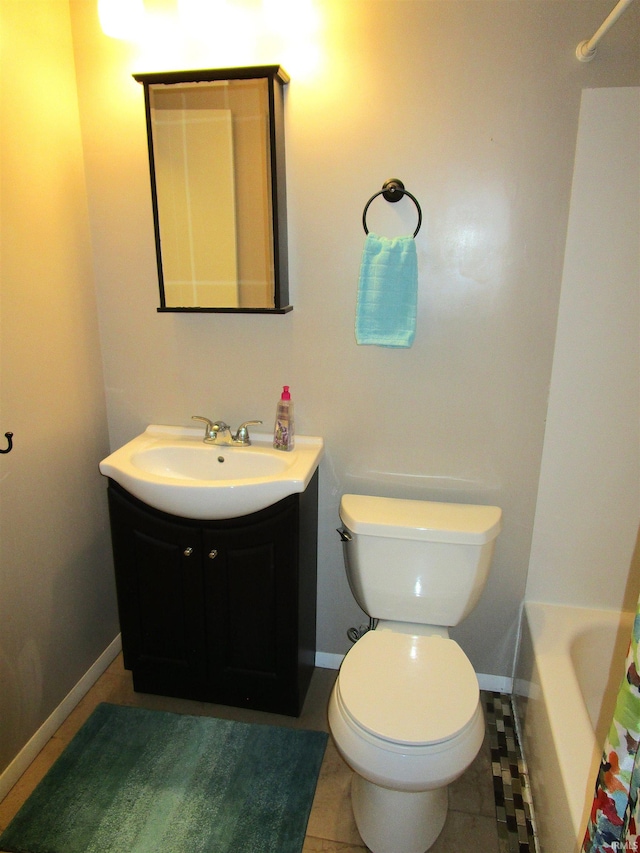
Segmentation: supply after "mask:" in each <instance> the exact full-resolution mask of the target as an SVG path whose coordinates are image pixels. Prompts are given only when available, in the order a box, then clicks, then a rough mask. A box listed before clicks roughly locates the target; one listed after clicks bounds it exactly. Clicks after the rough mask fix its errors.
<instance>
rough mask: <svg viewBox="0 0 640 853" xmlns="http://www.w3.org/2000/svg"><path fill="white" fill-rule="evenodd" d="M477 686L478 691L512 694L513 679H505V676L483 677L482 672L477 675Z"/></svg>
mask: <svg viewBox="0 0 640 853" xmlns="http://www.w3.org/2000/svg"><path fill="white" fill-rule="evenodd" d="M478 684H479V685H480V690H490V691H491V692H493V693H507V694H509V695H511V693H513V678H507V676H506V675H485V674H484V673H482V672H479V673H478Z"/></svg>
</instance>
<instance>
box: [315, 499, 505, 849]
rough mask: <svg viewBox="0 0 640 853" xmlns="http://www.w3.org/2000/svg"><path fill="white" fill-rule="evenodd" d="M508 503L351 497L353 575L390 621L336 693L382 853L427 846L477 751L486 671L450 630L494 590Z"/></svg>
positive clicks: (338, 728) (346, 665)
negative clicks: (489, 587) (451, 788)
mask: <svg viewBox="0 0 640 853" xmlns="http://www.w3.org/2000/svg"><path fill="white" fill-rule="evenodd" d="M501 515H502V512H501V510H500V509H499V508H498V507H491V506H471V505H466V504H448V503H434V502H430V501H412V500H397V499H392V498H379V497H368V496H363V495H344V496H343V498H342V501H341V503H340V518H341V520H342V525H343V529H342V531H341V535H342V539H343V543H344V553H345V565H346V570H347V577H348V579H349V585H350V587H351V591H352V592H353V595H354V597H355V599H356V601H357V602H358V604H359V605H360V607H362V609H363V610H364V611H365V613H367V614H368V615H369V616H370V617H372V618H373V619H376V620H379V621H378V623H377V627H376V629H375V630H372V631H368V632H367V633H366V634H364V636H363V637H362V638H361V639H359V640H358V641H357V642H356V643H355V644H354V646H353V648H352V649H351V650H350V651H349V653H348V654H347V655H346V657H345V659H344V661H343V663H342V667H341V669H340V672H339V674H338V678H337V680H336V683H335V687H334V689H333V692H332V694H331V698H330V700H329V727H330V729H331V734H332V736H333V739H334V741H335V744H336V746H337V748H338V750H339V751H340V753H341V754H342V756H343V758H344V759H345V761H346V762H347V763H348V764H349V765H350V766H351V767H352V768H353V770H354V771H355V774H354V776H353V784H352V789H351V794H352V804H353V813H354V817H355V820H356V824H357V826H358V829H359V831H360V835H361V836H362V840H363V841H364V843H365V844H366V845H367V847H368V848H369V849H370V850H371V851H372V853H424V851H425V850H428V849H429V847H431V845H432V844H433V843H434V842H435V840H436V838H437V837H438V835H439V834H440V832H441V830H442V827H443V826H444V822H445V820H446V816H447V785H448V784H449V783H450V782H452V781H453V780H454V779H456V778H457V777H458V776H460V775H461V774H462V773H464V771H465V770H466V769H467V767H468V766H469V765H470V764H471V762H472V761H473V759H474V758H475V757H476V755H477V753H478V750H479V749H480V746H481V744H482V740H483V737H484V716H483V713H482V706H481V703H480V692H479V688H478V680H477V678H476V674H475V672H474V670H473V667H472V666H471V663H470V662H469V660H468V658H467V656H466V655H465V653H464V652H463V651H462V649H461V648H460V646H459V645H458V644H457V643H456V642H455V641H454V640H451V639H450V638H449V631H448V629H449V627H450V626H452V625H457V624H458V623H459V622H461V621H462V619H464V618H465V616H467V615H468V614H469V613H470V612H471V610H472V609H473V608H474V606H475V605H476V603H477V601H478V599H479V598H480V595H481V593H482V590H483V589H484V586H485V583H486V579H487V575H488V573H489V566H490V564H491V558H492V556H493V549H494V544H495V540H496V537H497V535H498V533H499V532H500V519H501Z"/></svg>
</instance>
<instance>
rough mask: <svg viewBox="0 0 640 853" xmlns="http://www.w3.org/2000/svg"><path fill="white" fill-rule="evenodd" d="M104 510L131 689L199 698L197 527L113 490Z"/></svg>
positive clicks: (201, 627) (201, 641)
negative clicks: (108, 522)
mask: <svg viewBox="0 0 640 853" xmlns="http://www.w3.org/2000/svg"><path fill="white" fill-rule="evenodd" d="M136 503H137V502H136ZM109 510H110V515H111V532H112V541H113V554H114V563H115V570H116V585H117V592H118V607H119V612H120V625H121V629H122V646H123V653H124V664H125V666H126V667H127V669H131V670H132V671H133V678H134V688H135V689H136V690H139V691H142V692H152V693H162V692H166V693H167V694H168V695H182V696H185V697H186V698H199V696H198V694H199V693H200V692H201V690H202V689H203V688H202V685H203V684H204V682H205V680H206V660H205V652H204V646H205V622H204V604H203V588H202V586H203V585H202V562H201V561H202V532H201V529H200V528H199V527H198V526H197V525H194V524H191V523H188V522H186V521H185V523H184V524H182V523H176V520H169V519H170V518H171V517H170V516H164V517H162V516H163V515H164V514H161V513H151V512H149V511H145V510H143V509H140V508H139V507H138V506H136V505H135V504H134V503H133V502H132V500H131V499H130V498H129V497H128V496H126V497H125V496H124V495H121V494H119V493H118V492H117V491H116V489H115V488H110V489H109Z"/></svg>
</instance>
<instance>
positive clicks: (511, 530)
mask: <svg viewBox="0 0 640 853" xmlns="http://www.w3.org/2000/svg"><path fill="white" fill-rule="evenodd" d="M155 5H156V6H157V5H158V3H155ZM165 5H166V4H165ZM153 6H154V3H153V2H147V3H145V7H147V8H151V7H153ZM315 7H316V9H317V13H318V17H319V21H320V29H319V30H318V35H317V38H318V46H319V56H320V66H319V67H318V68H317V69H316V70H315V72H314V73H311V74H308V75H307V76H305V75H304V74H303V73H302V71H299V70H298V68H297V67H296V65H295V62H294V60H293V59H292V60H291V62H288V61H287V57H286V56H283V52H282V51H281V50H276V49H274V50H271V51H268V50H267V49H266V48H265V50H264V51H263V52H262V53H261V52H260V50H258V49H256V50H255V51H253V52H247V51H246V50H245V51H244V52H243V47H242V45H240V44H239V45H238V57H237V60H236V64H238V65H240V64H252V63H253V64H261V63H267V62H281V63H282V65H283V66H284V67H285V68H286V69H287V71H288V72H289V73H290V75H291V78H292V80H291V83H290V85H289V87H288V91H287V105H286V121H287V127H286V133H287V181H288V185H287V192H288V211H289V253H290V279H291V287H292V304H293V306H294V310H293V311H292V312H291V313H290V314H288V315H286V316H284V317H275V318H274V317H260V316H258V317H254V316H233V315H204V316H174V315H158V314H157V313H156V306H157V304H158V294H157V280H156V270H155V256H154V244H153V223H152V217H151V202H150V193H149V179H148V164H147V155H146V149H145V144H146V140H145V125H144V109H143V103H142V94H141V92H140V90H139V87H138V86H137V84H135V83H134V82H133V80H132V79H131V73H132V72H134V71H145V70H164V69H162V68H161V67H160V65H161V64H164V65H165V67H166V68H167V69H170V68H171V67H173V68H176V67H181V66H187V67H188V66H191V67H206V66H207V65H210V66H216V65H217V56H218V54H217V52H216V49H215V45H214V44H213V43H209V44H207V43H206V41H205V40H204V39H203V40H202V41H201V42H200V43H199V49H198V52H197V53H195V52H194V53H191V54H186V53H181V52H180V51H181V46H180V44H177V43H176V42H174V43H173V45H172V48H173V50H172V51H171V52H170V51H167V50H165V51H164V52H163V53H162V54H161V57H162V58H160V59H158V58H156V59H154V60H153V65H154V66H155V67H153V68H150V67H148V66H149V65H151V63H152V61H151V60H146V59H145V57H144V55H143V54H142V53H141V52H139V51H138V49H137V48H136V47H135V46H133V45H130V44H128V43H125V42H121V41H117V40H114V39H109V38H107V37H106V36H104V35H103V34H102V32H101V30H100V27H99V24H98V20H97V16H96V11H95V8H94V6H93V4H92V3H87V2H84V0H77V2H76V1H75V0H72V2H71V17H72V26H73V36H74V45H75V60H76V71H77V83H78V95H79V103H80V115H81V125H82V134H83V142H84V151H85V163H86V176H87V188H88V198H89V215H90V220H91V227H92V238H93V252H94V264H95V277H96V283H97V292H98V306H99V315H100V323H101V334H102V345H103V353H104V365H105V382H106V391H107V408H108V418H109V430H110V440H111V445H112V447H116V446H117V445H120V444H122V443H123V442H125V441H127V440H128V439H130V438H132V437H133V436H134V435H135V434H137V433H139V432H140V431H141V430H142V429H143V428H144V427H145V426H146V425H147V424H148V423H176V424H181V423H187V422H188V421H189V417H190V416H191V415H192V414H196V413H197V414H206V415H208V416H211V417H214V418H219V417H222V418H224V419H225V420H226V421H228V422H231V423H232V424H237V423H240V422H241V421H243V420H245V419H246V418H247V417H252V418H261V419H262V420H263V421H264V422H265V423H269V422H270V421H271V419H272V417H273V412H272V408H273V398H274V394H276V393H277V392H278V390H279V388H281V387H282V385H283V384H285V383H286V384H289V385H291V388H292V392H293V393H294V395H295V399H296V416H297V427H298V430H299V432H300V433H310V434H318V435H322V436H323V437H324V438H325V442H326V456H325V459H324V460H323V462H322V465H321V470H320V518H319V525H320V527H319V590H318V596H319V597H318V649H319V650H321V652H323V653H324V655H325V657H324V658H321V660H326V661H336V660H338V659H339V656H340V655H342V654H343V653H344V652H345V651H346V650H347V648H348V646H349V642H348V640H347V638H346V630H347V628H348V627H349V626H351V625H358V624H360V623H361V622H362V621H363V620H364V617H363V615H362V613H361V612H360V611H359V609H358V608H357V606H356V605H355V604H354V602H353V599H352V596H351V594H350V592H349V589H348V586H347V582H346V578H345V574H344V568H343V564H342V553H341V547H340V543H339V540H338V537H337V535H336V533H335V527H336V526H337V522H338V504H339V499H340V495H341V494H342V493H344V492H346V491H349V492H364V493H366V492H369V493H374V494H375V493H379V494H384V495H389V496H406V497H415V498H429V499H436V500H445V501H467V502H478V503H488V504H497V505H498V506H501V507H502V509H503V511H504V530H503V534H502V535H501V537H500V540H499V542H498V544H497V548H496V554H495V560H494V564H493V567H492V572H491V576H490V578H489V582H488V585H487V589H486V591H485V594H484V595H483V598H482V600H481V601H480V603H479V606H478V607H477V608H476V610H475V611H474V613H473V614H472V615H471V616H470V617H469V618H468V619H467V620H466V621H465V622H464V623H463V624H462V625H461V626H460V627H459V628H457V629H456V630H455V634H454V636H455V638H456V639H457V640H458V641H459V642H460V643H461V645H462V646H463V648H464V650H465V651H466V653H467V654H468V655H469V657H470V659H471V661H472V663H473V665H474V666H475V668H476V670H477V671H479V672H480V673H483V674H486V675H488V676H493V677H495V681H494V682H493V683H494V685H495V686H498V687H500V686H502V685H504V686H508V685H509V684H510V676H511V671H512V664H513V657H514V648H515V642H516V635H517V631H518V619H519V610H520V605H521V602H522V599H523V596H524V590H525V584H526V575H527V566H528V562H529V549H530V543H531V535H532V530H533V519H534V511H535V503H536V493H537V485H538V477H539V470H540V459H541V452H542V444H543V436H544V424H545V417H546V408H547V395H548V388H549V380H550V375H551V364H552V356H553V349H554V339H555V330H556V322H557V310H558V301H559V295H560V284H561V277H562V267H563V257H564V246H565V237H566V228H567V217H568V212H569V199H570V191H571V179H572V171H573V162H574V154H575V143H576V133H577V126H578V115H579V109H580V97H581V93H582V89H583V88H585V87H607V86H629V85H638V84H639V83H640V38H638V35H639V33H640V5H638V4H634V5H632V6H631V7H630V9H629V10H628V12H627V14H626V16H625V21H624V26H619V27H616V28H614V30H612V31H611V33H609V34H608V37H607V41H606V44H602V45H601V48H600V49H599V53H598V57H597V60H594V61H593V62H591V63H589V64H587V65H584V64H583V63H579V62H578V61H577V60H576V58H575V54H574V51H575V46H576V44H577V43H578V42H579V41H580V40H581V39H582V38H585V36H586V35H588V34H589V33H590V31H592V30H593V28H594V26H597V25H598V24H599V23H600V22H601V20H602V19H603V17H604V16H605V15H606V14H607V13H608V11H609V7H610V2H609V0H602V2H600V0H593V2H592V0H589V2H584V0H579V2H578V0H576V2H573V1H572V2H564V0H559V2H553V3H546V2H536V1H535V0H534V1H533V2H530V0H522V1H521V2H518V3H513V2H510V0H505V2H501V0H490V2H484V0H470V2H463V1H461V2H457V0H455V2H452V0H443V2H440V0H424V2H423V0H406V2H395V0H377V2H371V0H350V2H349V3H344V2H343V0H318V2H317V3H316V4H315ZM214 35H215V34H213V33H212V39H213V36H214ZM231 38H232V34H228V38H227V39H226V41H227V42H228V41H229V39H231ZM145 63H147V66H146V67H145ZM389 177H399V178H401V179H402V180H403V181H404V182H405V184H406V186H407V187H408V188H410V190H411V192H412V193H414V194H415V195H416V197H417V198H418V199H419V200H420V203H421V206H422V210H423V214H424V221H423V226H422V229H421V231H420V234H419V235H418V237H417V239H416V243H417V249H418V263H419V270H420V282H419V306H418V312H419V313H418V327H417V334H416V339H415V342H414V344H413V346H412V348H411V349H408V350H389V349H382V348H377V347H358V346H357V345H356V344H355V340H354V312H355V302H356V286H357V278H358V271H359V265H360V257H361V252H362V245H363V240H364V232H363V230H362V225H361V216H362V209H363V206H364V204H365V203H366V201H367V200H368V199H369V198H370V197H371V195H372V194H373V193H374V192H376V191H377V190H378V189H380V187H381V185H382V183H383V181H384V180H385V179H387V178H389ZM377 201H379V204H378V203H377V202H376V203H374V205H372V206H371V208H370V209H369V212H368V216H367V220H368V226H369V228H370V230H372V231H373V232H377V233H384V234H387V235H389V236H393V234H394V233H398V232H399V231H402V232H404V233H406V232H408V231H413V229H414V228H415V210H414V208H413V205H411V204H409V203H408V202H407V206H406V207H405V209H404V210H403V209H402V206H401V205H402V204H403V203H401V204H400V205H386V204H385V203H384V202H383V201H382V200H377ZM392 207H393V208H394V210H395V209H396V208H399V209H398V210H395V212H394V211H393V210H390V209H389V208H392ZM396 218H399V219H401V220H402V225H401V227H399V228H395V226H394V220H395V219H396ZM496 614H499V616H500V618H496ZM332 656H335V657H332Z"/></svg>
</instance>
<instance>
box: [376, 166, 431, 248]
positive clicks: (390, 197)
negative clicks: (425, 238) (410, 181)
mask: <svg viewBox="0 0 640 853" xmlns="http://www.w3.org/2000/svg"><path fill="white" fill-rule="evenodd" d="M379 195H383V196H384V197H385V199H386V200H387V201H392V202H396V201H400V199H401V198H402V196H403V195H408V196H409V198H410V199H411V201H412V202H413V203H414V204H415V206H416V210H417V211H418V224H417V226H416V230H415V231H414V232H413V236H414V237H415V236H416V234H417V233H418V231H419V230H420V226H421V225H422V210H420V205H419V204H418V199H417V198H416V197H415V196H414V195H411V193H410V192H409V190H405V188H404V184H403V183H402V181H401V180H400V179H399V178H389V180H388V181H385V182H384V184H383V185H382V189H381V190H379V191H378V192H377V193H375V195H372V196H371V198H370V199H369V201H368V202H367V203H366V204H365V206H364V210H363V212H362V227H363V228H364V233H365V234H368V233H369V229H368V228H367V210H369V205H370V204H371V202H372V201H373V200H374V198H378V196H379Z"/></svg>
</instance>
